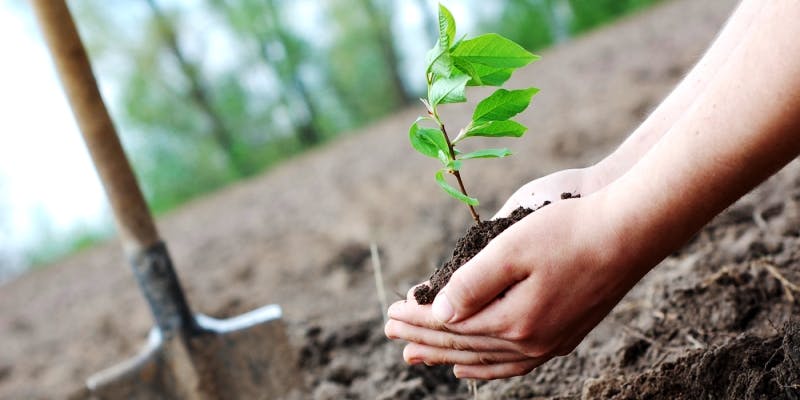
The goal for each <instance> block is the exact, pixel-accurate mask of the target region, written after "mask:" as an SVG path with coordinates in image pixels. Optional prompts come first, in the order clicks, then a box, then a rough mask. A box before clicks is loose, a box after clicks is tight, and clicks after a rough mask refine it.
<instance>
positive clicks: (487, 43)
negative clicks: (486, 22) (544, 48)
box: [451, 33, 539, 68]
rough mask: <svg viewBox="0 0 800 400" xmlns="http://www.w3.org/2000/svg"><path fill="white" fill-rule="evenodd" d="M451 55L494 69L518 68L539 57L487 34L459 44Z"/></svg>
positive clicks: (502, 38)
mask: <svg viewBox="0 0 800 400" xmlns="http://www.w3.org/2000/svg"><path fill="white" fill-rule="evenodd" d="M451 54H452V56H454V57H460V58H463V59H465V60H467V61H470V62H472V63H476V64H483V65H486V66H489V67H494V68H519V67H524V66H526V65H528V64H529V63H531V62H532V61H535V60H538V59H539V56H537V55H534V54H531V53H530V52H529V51H527V50H525V49H523V48H522V46H520V45H518V44H516V43H514V42H513V41H511V40H509V39H506V38H504V37H502V36H500V35H498V34H496V33H487V34H485V35H481V36H478V37H475V38H472V39H469V40H465V41H463V42H461V43H459V45H458V47H456V48H455V49H453V51H452V52H451Z"/></svg>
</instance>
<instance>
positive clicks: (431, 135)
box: [408, 118, 449, 158]
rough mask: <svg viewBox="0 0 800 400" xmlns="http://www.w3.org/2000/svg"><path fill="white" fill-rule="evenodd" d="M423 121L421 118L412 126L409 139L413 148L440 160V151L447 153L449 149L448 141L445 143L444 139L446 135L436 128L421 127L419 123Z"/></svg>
mask: <svg viewBox="0 0 800 400" xmlns="http://www.w3.org/2000/svg"><path fill="white" fill-rule="evenodd" d="M421 119H422V118H419V119H417V121H416V122H414V123H413V124H411V128H410V129H409V130H408V138H409V140H410V141H411V146H413V147H414V149H416V150H417V151H418V152H420V153H422V154H424V155H426V156H428V157H433V158H438V157H439V152H440V151H443V152H445V153H447V152H448V151H449V149H448V147H447V141H445V138H444V133H442V131H441V130H439V129H436V128H423V127H421V126H419V121H420V120H421Z"/></svg>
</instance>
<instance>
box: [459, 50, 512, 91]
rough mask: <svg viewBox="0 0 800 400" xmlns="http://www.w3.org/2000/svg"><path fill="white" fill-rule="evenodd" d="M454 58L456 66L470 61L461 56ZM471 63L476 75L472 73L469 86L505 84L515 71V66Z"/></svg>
mask: <svg viewBox="0 0 800 400" xmlns="http://www.w3.org/2000/svg"><path fill="white" fill-rule="evenodd" d="M452 58H453V62H454V63H455V64H456V66H458V65H459V63H461V64H463V63H465V62H468V61H464V60H463V59H461V58H456V57H452ZM469 64H470V65H471V67H472V71H474V75H473V74H470V77H472V79H471V80H470V81H469V82H467V86H503V84H504V83H506V81H507V80H508V79H509V78H511V74H512V73H513V72H514V68H493V67H487V66H485V65H483V64H475V63H469ZM464 72H466V71H464Z"/></svg>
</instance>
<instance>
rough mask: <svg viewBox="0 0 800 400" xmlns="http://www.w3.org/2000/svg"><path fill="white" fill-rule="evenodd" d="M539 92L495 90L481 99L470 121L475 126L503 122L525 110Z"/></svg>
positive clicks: (531, 89) (534, 90)
mask: <svg viewBox="0 0 800 400" xmlns="http://www.w3.org/2000/svg"><path fill="white" fill-rule="evenodd" d="M537 92H539V89H537V88H528V89H519V90H505V89H497V90H496V91H495V92H494V93H492V94H491V95H490V96H489V97H487V98H485V99H483V101H481V102H480V103H478V106H477V107H475V112H474V113H472V120H473V121H474V122H475V124H478V123H481V122H488V121H505V120H507V119H509V118H511V117H513V116H515V115H517V114H519V113H521V112H522V111H523V110H525V109H526V108H527V107H528V105H529V104H530V103H531V98H532V97H533V95H535V94H536V93H537Z"/></svg>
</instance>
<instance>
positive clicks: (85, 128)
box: [32, 0, 159, 252]
mask: <svg viewBox="0 0 800 400" xmlns="http://www.w3.org/2000/svg"><path fill="white" fill-rule="evenodd" d="M32 4H33V8H34V10H35V12H36V17H37V19H38V20H39V25H40V27H41V30H42V32H43V34H44V38H45V41H46V42H47V46H48V47H49V48H50V54H51V56H52V57H53V61H54V63H55V66H56V70H57V71H58V75H59V78H60V79H61V84H62V85H63V86H64V91H65V92H66V95H67V98H68V99H69V103H70V106H71V107H72V112H73V114H74V115H75V119H76V120H77V122H78V126H79V127H80V130H81V132H82V134H83V140H84V142H85V143H86V146H87V147H88V148H89V153H90V154H91V156H92V161H93V162H94V165H95V168H96V169H97V173H98V174H99V175H100V180H101V181H102V182H103V187H104V188H105V192H106V196H108V200H109V202H110V203H111V208H112V209H113V211H114V218H115V219H116V221H117V225H118V228H119V230H120V236H121V237H122V241H123V245H124V246H125V248H126V250H127V251H129V252H135V251H139V250H141V249H145V248H148V247H150V246H152V245H154V244H155V243H157V242H158V241H159V237H158V231H157V230H156V226H155V224H154V223H153V219H152V217H151V216H150V211H149V210H148V208H147V204H146V203H145V201H144V197H143V196H142V192H141V191H140V190H139V186H138V185H137V183H136V177H135V176H134V175H133V171H132V170H131V167H130V164H129V163H128V159H127V158H126V157H125V153H124V151H123V150H122V145H121V144H120V141H119V138H118V137H117V133H116V131H115V129H114V124H113V123H112V122H111V117H110V116H109V114H108V110H107V109H106V106H105V104H104V103H103V99H102V97H100V91H99V90H98V88H97V82H96V81H95V78H94V74H93V73H92V68H91V65H90V64H89V58H88V57H87V55H86V50H85V49H84V47H83V44H82V43H81V39H80V36H78V31H77V29H76V28H75V23H74V22H73V20H72V16H71V15H70V12H69V9H68V8H67V4H66V2H65V1H64V0H33V1H32Z"/></svg>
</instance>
